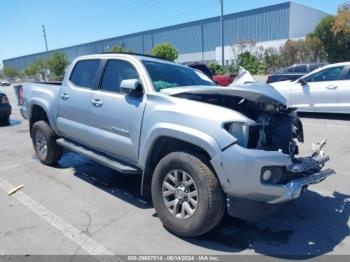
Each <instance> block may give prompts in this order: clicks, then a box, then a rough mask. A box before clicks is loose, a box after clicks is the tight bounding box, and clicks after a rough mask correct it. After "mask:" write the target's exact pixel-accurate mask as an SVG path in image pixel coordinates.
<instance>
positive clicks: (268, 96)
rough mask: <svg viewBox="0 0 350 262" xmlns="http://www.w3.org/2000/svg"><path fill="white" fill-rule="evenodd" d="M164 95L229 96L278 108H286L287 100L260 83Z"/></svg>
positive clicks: (184, 89)
mask: <svg viewBox="0 0 350 262" xmlns="http://www.w3.org/2000/svg"><path fill="white" fill-rule="evenodd" d="M160 92H161V93H163V94H168V95H172V96H175V95H178V94H182V93H188V94H198V95H200V94H203V95H210V94H213V95H227V96H239V97H242V98H245V99H247V100H250V101H255V102H261V103H265V104H274V105H277V106H285V105H286V103H287V101H286V99H285V98H284V97H283V96H282V95H281V94H280V93H279V92H278V91H277V90H275V89H274V88H273V87H272V86H270V85H265V84H258V83H251V84H244V85H237V86H230V87H216V86H215V87H214V86H188V87H175V88H167V89H162V90H161V91H160Z"/></svg>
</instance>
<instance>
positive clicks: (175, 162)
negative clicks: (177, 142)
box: [152, 152, 225, 237]
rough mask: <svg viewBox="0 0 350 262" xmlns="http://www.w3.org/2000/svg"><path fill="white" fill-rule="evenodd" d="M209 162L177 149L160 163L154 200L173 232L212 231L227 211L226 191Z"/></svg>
mask: <svg viewBox="0 0 350 262" xmlns="http://www.w3.org/2000/svg"><path fill="white" fill-rule="evenodd" d="M205 162H206V161H202V160H201V159H200V158H198V157H197V156H195V155H193V154H189V153H185V152H173V153H170V154H168V155H166V156H165V157H164V158H163V159H161V160H160V162H159V163H158V165H157V167H156V169H155V171H154V175H153V178H152V200H153V204H154V207H155V209H156V212H157V214H158V217H159V218H160V220H161V221H162V222H163V224H164V226H165V227H166V228H167V229H169V230H170V231H171V232H173V233H175V234H177V235H180V236H185V237H194V236H199V235H202V234H205V233H207V232H209V231H210V230H212V229H213V228H214V227H215V226H216V225H217V224H218V223H219V222H220V220H221V219H222V217H223V215H224V212H225V194H224V192H223V190H222V188H221V186H220V183H219V181H218V179H217V178H216V177H215V175H214V174H213V172H212V171H211V169H210V168H209V167H208V164H206V163H205Z"/></svg>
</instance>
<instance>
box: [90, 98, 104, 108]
mask: <svg viewBox="0 0 350 262" xmlns="http://www.w3.org/2000/svg"><path fill="white" fill-rule="evenodd" d="M91 103H92V105H93V106H96V107H101V106H103V103H102V101H101V100H100V99H94V100H92V101H91Z"/></svg>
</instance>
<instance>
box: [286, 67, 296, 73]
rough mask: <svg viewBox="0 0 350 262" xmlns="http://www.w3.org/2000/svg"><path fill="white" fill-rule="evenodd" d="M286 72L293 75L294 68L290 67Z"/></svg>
mask: <svg viewBox="0 0 350 262" xmlns="http://www.w3.org/2000/svg"><path fill="white" fill-rule="evenodd" d="M286 71H287V72H288V73H293V72H294V66H291V67H288V68H287V70H286Z"/></svg>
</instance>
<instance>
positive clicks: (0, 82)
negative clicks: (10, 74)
mask: <svg viewBox="0 0 350 262" xmlns="http://www.w3.org/2000/svg"><path fill="white" fill-rule="evenodd" d="M0 85H1V86H9V85H11V83H10V81H9V80H7V79H1V80H0Z"/></svg>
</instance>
